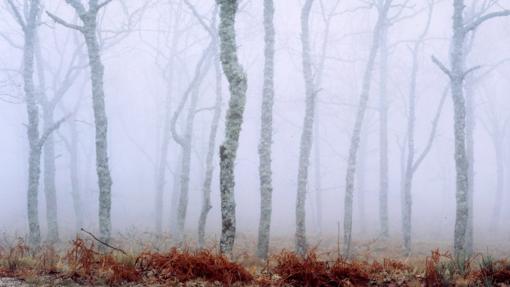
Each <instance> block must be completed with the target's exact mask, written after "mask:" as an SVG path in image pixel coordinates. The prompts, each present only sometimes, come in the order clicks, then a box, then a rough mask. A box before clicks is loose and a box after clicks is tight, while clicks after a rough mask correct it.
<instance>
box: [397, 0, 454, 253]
mask: <svg viewBox="0 0 510 287" xmlns="http://www.w3.org/2000/svg"><path fill="white" fill-rule="evenodd" d="M433 9H434V3H433V2H432V1H430V0H429V1H428V17H427V22H426V25H425V28H424V29H423V31H422V33H421V34H420V36H419V37H418V39H417V40H416V41H415V42H414V46H413V48H412V68H411V81H410V82H411V83H410V87H409V99H408V108H409V111H408V115H407V116H408V120H407V158H406V159H405V165H404V166H405V167H404V171H403V179H402V181H403V183H402V230H403V237H404V249H405V252H406V254H407V255H409V254H410V252H411V228H412V194H411V191H412V184H413V177H414V174H415V172H416V170H417V169H418V167H419V165H420V164H421V162H422V161H423V159H424V158H425V156H426V155H427V154H428V152H429V151H430V147H431V146H432V141H433V138H434V135H435V132H436V129H437V124H438V120H439V115H440V114H441V110H442V107H443V104H444V99H445V98H446V92H445V93H443V97H442V99H441V102H440V105H439V108H438V110H437V113H436V117H435V118H434V121H433V125H432V132H431V136H430V137H429V142H428V143H429V144H427V146H426V148H425V149H424V151H423V153H422V154H421V155H420V156H419V157H418V159H417V160H415V123H416V85H417V77H418V73H419V54H420V49H421V48H422V47H423V44H424V41H425V37H426V36H427V33H428V31H429V28H430V23H431V20H432V12H433ZM429 146H430V147H429Z"/></svg>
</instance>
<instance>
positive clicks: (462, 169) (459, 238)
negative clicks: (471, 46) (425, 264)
mask: <svg viewBox="0 0 510 287" xmlns="http://www.w3.org/2000/svg"><path fill="white" fill-rule="evenodd" d="M453 5H454V16H453V39H452V51H451V69H452V70H451V75H450V78H451V88H452V97H453V104H454V122H455V124H454V136H455V166H456V172H457V175H456V186H457V187H456V203H457V208H456V219H455V234H454V237H455V239H454V249H455V255H456V256H465V255H466V254H465V251H466V250H465V247H466V246H465V244H466V230H467V223H468V217H469V206H468V189H469V176H468V168H469V163H468V160H467V154H466V104H465V99H464V91H463V88H464V86H463V84H464V58H465V57H464V42H465V30H464V18H463V10H464V1H463V0H455V1H454V3H453Z"/></svg>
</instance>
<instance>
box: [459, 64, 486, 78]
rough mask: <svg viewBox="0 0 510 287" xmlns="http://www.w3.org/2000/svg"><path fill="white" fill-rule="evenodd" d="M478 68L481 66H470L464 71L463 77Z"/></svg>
mask: <svg viewBox="0 0 510 287" xmlns="http://www.w3.org/2000/svg"><path fill="white" fill-rule="evenodd" d="M480 68H482V66H474V67H472V68H470V69H469V70H467V71H465V72H464V75H463V77H464V78H465V77H467V76H468V75H469V74H471V73H473V72H474V71H476V70H479V69H480Z"/></svg>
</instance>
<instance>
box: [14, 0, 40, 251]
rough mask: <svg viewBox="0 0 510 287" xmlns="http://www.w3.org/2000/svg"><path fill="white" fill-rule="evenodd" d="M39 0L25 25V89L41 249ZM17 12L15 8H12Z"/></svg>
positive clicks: (34, 222) (31, 192) (30, 210)
mask: <svg viewBox="0 0 510 287" xmlns="http://www.w3.org/2000/svg"><path fill="white" fill-rule="evenodd" d="M39 5H40V4H39V1H38V0H31V1H30V5H29V11H28V15H27V21H26V23H24V26H23V32H24V46H23V83H24V86H23V89H24V92H25V101H26V108H27V116H28V127H27V135H28V144H29V156H28V189H27V214H28V228H29V244H30V245H33V246H37V245H39V244H40V242H41V230H40V226H39V203H38V198H37V197H38V188H39V179H40V175H41V143H40V139H39V108H38V106H37V100H36V96H35V88H34V51H35V38H36V34H37V25H38V23H37V21H38V15H39V9H40V7H39ZM12 8H13V9H15V7H12Z"/></svg>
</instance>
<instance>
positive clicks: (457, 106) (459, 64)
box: [432, 0, 510, 260]
mask: <svg viewBox="0 0 510 287" xmlns="http://www.w3.org/2000/svg"><path fill="white" fill-rule="evenodd" d="M464 9H465V4H464V0H454V1H453V26H452V28H453V36H452V40H451V52H450V69H448V68H447V67H446V66H445V65H444V64H443V63H441V62H440V61H439V60H438V59H437V58H435V57H432V60H433V61H434V63H435V64H436V65H437V66H438V67H439V68H440V69H441V71H442V72H444V73H445V74H446V75H447V76H448V77H449V80H450V84H451V93H452V99H453V108H454V137H455V167H456V193H455V196H456V216H455V232H454V250H455V256H456V257H458V258H460V259H461V260H464V259H465V258H466V255H468V254H467V252H466V235H467V229H468V222H469V213H470V210H469V184H470V183H469V164H470V163H469V162H468V157H467V153H466V102H465V97H464V80H465V78H466V76H467V75H469V73H471V72H473V71H474V70H476V69H477V68H478V67H474V68H469V69H467V70H466V68H465V44H466V36H467V35H468V34H469V33H471V32H473V31H475V30H476V29H477V28H478V27H479V26H480V25H481V24H483V23H484V22H486V21H488V20H490V19H493V18H496V17H503V16H508V15H510V11H508V10H504V11H499V12H492V13H487V14H484V15H483V14H482V15H481V16H479V17H477V18H474V19H472V20H471V21H465V20H464Z"/></svg>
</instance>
